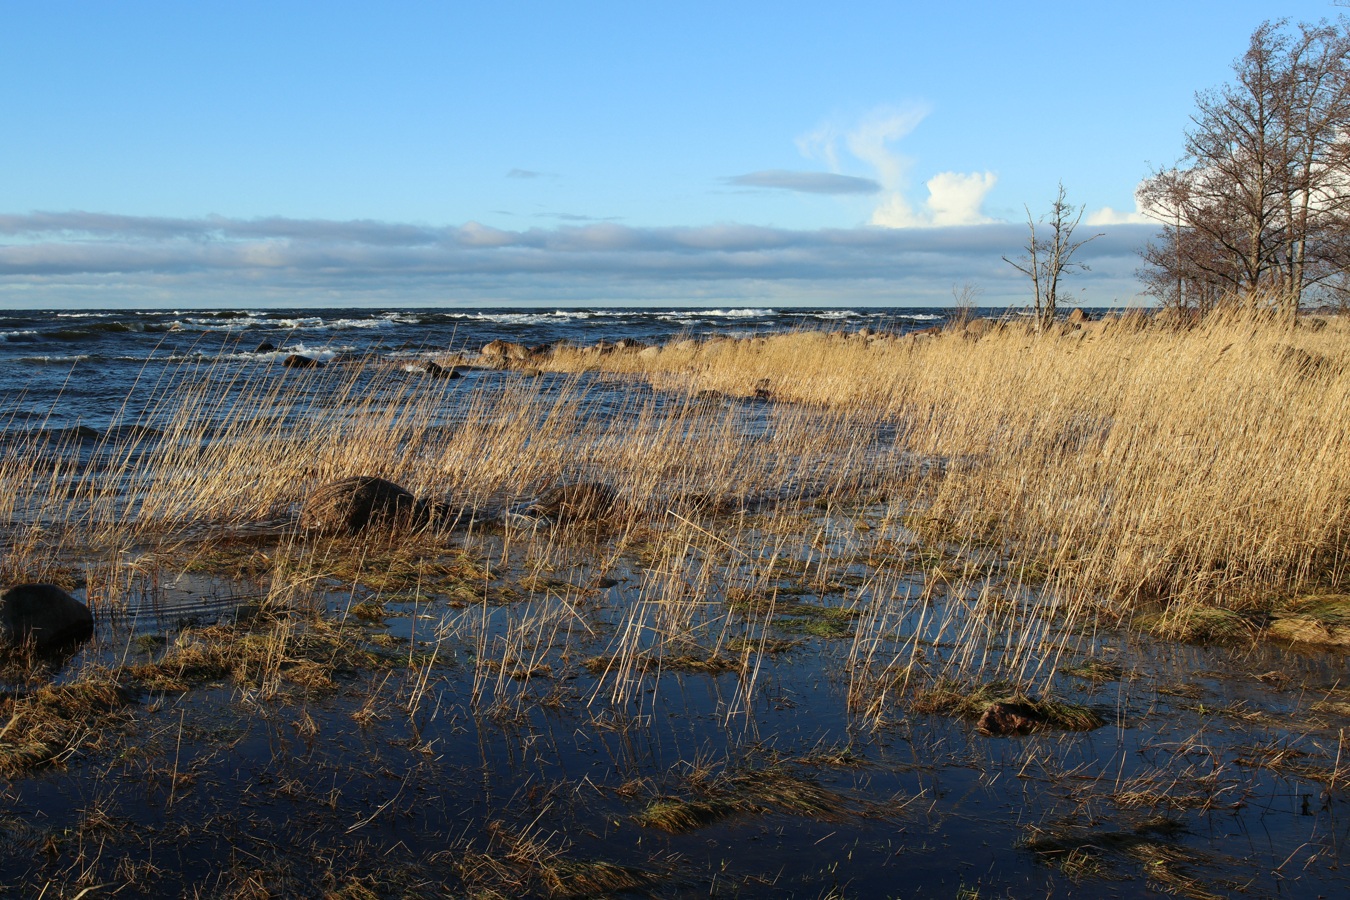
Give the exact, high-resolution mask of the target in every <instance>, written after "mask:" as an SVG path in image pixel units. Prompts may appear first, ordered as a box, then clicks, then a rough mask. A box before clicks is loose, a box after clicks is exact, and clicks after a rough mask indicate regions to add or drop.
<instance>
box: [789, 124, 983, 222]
mask: <svg viewBox="0 0 1350 900" xmlns="http://www.w3.org/2000/svg"><path fill="white" fill-rule="evenodd" d="M929 111H930V110H929V107H928V106H926V105H924V104H917V103H916V104H911V105H908V106H903V107H882V108H880V109H877V110H874V111H873V112H871V113H869V114H868V115H866V116H864V117H863V118H862V119H861V120H860V121H859V122H857V124H855V125H854V126H853V127H851V128H843V127H840V126H839V125H838V124H836V123H833V122H827V123H825V124H823V125H821V126H820V127H818V128H816V129H815V130H814V131H811V132H809V133H807V134H805V135H802V136H801V137H799V138H798V139H797V148H798V149H799V150H800V151H801V152H802V153H803V154H804V155H805V156H808V157H810V158H812V159H820V160H823V161H824V162H825V163H826V164H827V165H828V166H829V167H830V168H831V169H832V170H834V171H836V172H837V171H838V170H839V158H840V145H841V144H842V145H843V147H844V148H847V150H848V152H849V154H850V155H852V156H853V157H854V158H855V159H857V160H860V161H861V162H863V163H866V164H867V165H868V166H870V167H871V168H872V169H873V170H875V171H876V174H877V181H879V182H880V183H881V188H882V190H881V197H880V199H879V200H878V201H877V205H876V207H875V208H874V209H873V210H872V216H871V220H870V221H871V224H873V225H879V226H882V227H884V228H935V227H946V226H958V225H985V224H988V223H990V222H993V221H995V220H994V219H991V218H989V217H988V216H986V215H985V214H984V213H983V212H982V207H983V205H984V200H985V197H987V196H988V195H989V192H990V191H991V190H992V189H993V187H994V185H995V183H997V181H998V177H997V176H996V175H995V174H994V173H993V172H940V173H938V174H936V175H934V176H932V177H931V178H929V179H928V180H927V181H926V182H925V183H924V186H925V187H926V188H927V190H928V195H927V197H925V198H924V200H923V201H922V202H921V203H920V204H918V207H917V208H916V206H915V203H914V201H913V200H912V198H911V196H910V194H911V184H910V172H911V170H912V169H913V168H914V160H912V159H910V158H909V157H907V156H904V155H902V154H901V153H899V152H897V151H896V150H895V149H894V146H893V145H894V144H895V143H896V142H898V141H900V140H902V139H903V138H905V137H907V136H909V135H910V134H911V133H912V132H913V131H914V129H915V128H917V127H918V126H919V124H920V123H921V122H922V121H923V120H924V119H925V118H926V117H927V116H928V113H929Z"/></svg>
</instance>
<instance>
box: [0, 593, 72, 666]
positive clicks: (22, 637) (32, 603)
mask: <svg viewBox="0 0 1350 900" xmlns="http://www.w3.org/2000/svg"><path fill="white" fill-rule="evenodd" d="M93 633H94V617H93V615H92V614H91V613H90V612H89V607H87V606H85V605H84V604H83V603H81V602H80V601H79V600H76V599H75V598H74V597H72V596H70V595H69V594H67V593H66V592H65V591H63V590H61V589H60V588H59V587H57V586H56V585H54V584H18V585H15V586H14V587H12V588H10V589H9V590H7V591H5V592H4V593H3V594H0V649H5V650H15V649H18V648H20V647H23V646H25V645H29V644H31V645H32V647H33V648H34V649H36V650H38V651H44V650H51V649H53V648H57V647H61V646H66V645H69V644H74V643H77V642H79V641H84V640H88V639H89V637H90V635H92V634H93Z"/></svg>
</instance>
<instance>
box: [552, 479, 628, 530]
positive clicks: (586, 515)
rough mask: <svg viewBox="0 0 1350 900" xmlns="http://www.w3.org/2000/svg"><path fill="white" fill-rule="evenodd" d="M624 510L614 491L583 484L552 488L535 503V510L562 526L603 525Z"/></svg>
mask: <svg viewBox="0 0 1350 900" xmlns="http://www.w3.org/2000/svg"><path fill="white" fill-rule="evenodd" d="M621 506H622V504H621V502H620V500H619V495H618V493H616V492H615V490H614V488H612V487H610V486H609V485H606V484H599V483H597V482H593V481H582V482H578V483H576V484H560V485H556V486H555V487H552V488H549V489H548V490H547V491H545V492H544V494H543V496H541V497H540V498H539V499H538V500H537V501H535V503H534V504H533V506H532V510H533V511H534V512H536V513H538V514H539V515H544V516H548V517H549V518H551V519H556V520H558V521H560V522H565V521H600V520H604V519H608V518H611V517H613V516H614V515H615V514H616V513H617V512H618V511H619V510H620V508H621Z"/></svg>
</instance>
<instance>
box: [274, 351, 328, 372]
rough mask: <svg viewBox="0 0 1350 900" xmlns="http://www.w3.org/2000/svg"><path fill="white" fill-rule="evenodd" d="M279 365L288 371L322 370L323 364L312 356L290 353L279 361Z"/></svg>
mask: <svg viewBox="0 0 1350 900" xmlns="http://www.w3.org/2000/svg"><path fill="white" fill-rule="evenodd" d="M281 364H282V365H283V366H285V367H286V368H288V369H322V368H323V363H321V362H319V361H318V360H317V359H315V358H314V357H312V356H301V355H300V354H299V353H292V354H290V355H289V356H287V357H286V358H285V359H283V360H282V361H281Z"/></svg>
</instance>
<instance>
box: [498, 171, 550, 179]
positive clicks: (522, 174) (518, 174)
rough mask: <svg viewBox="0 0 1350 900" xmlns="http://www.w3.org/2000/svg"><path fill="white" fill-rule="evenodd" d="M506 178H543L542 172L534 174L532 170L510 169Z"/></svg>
mask: <svg viewBox="0 0 1350 900" xmlns="http://www.w3.org/2000/svg"><path fill="white" fill-rule="evenodd" d="M506 177H507V178H527V179H528V178H543V177H544V173H543V172H535V171H533V170H532V169H512V170H511V171H509V172H507V173H506Z"/></svg>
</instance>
